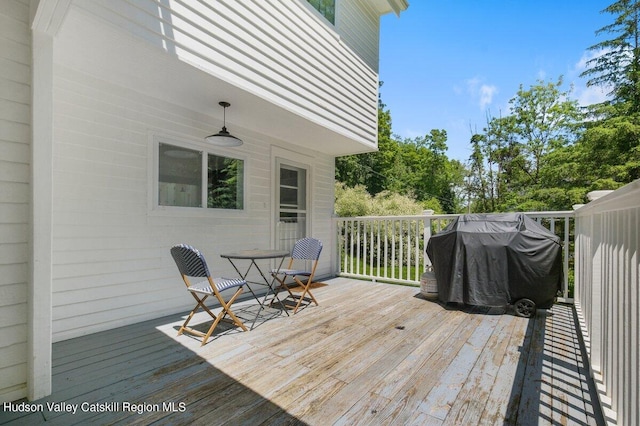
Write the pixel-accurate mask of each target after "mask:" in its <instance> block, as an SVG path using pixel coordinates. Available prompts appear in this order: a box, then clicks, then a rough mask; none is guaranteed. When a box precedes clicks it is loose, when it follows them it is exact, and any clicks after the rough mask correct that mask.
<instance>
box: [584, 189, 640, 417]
mask: <svg viewBox="0 0 640 426" xmlns="http://www.w3.org/2000/svg"><path fill="white" fill-rule="evenodd" d="M575 221H576V231H575V232H576V251H575V253H576V254H575V304H576V311H577V313H578V317H579V319H580V325H581V328H582V335H583V337H584V340H585V345H586V347H587V354H588V357H589V365H590V368H591V373H592V375H593V377H594V379H595V381H596V385H597V386H598V394H599V397H600V402H601V405H602V406H603V411H604V413H605V418H606V420H607V422H608V423H610V424H619V425H640V402H639V401H640V391H639V388H640V326H639V324H640V290H639V287H640V278H639V275H640V255H639V253H638V251H639V247H640V237H639V235H638V233H639V230H640V180H636V181H635V182H633V183H631V184H629V185H627V186H625V187H623V188H621V189H619V190H617V191H615V192H612V193H610V194H608V195H605V196H604V197H602V198H599V199H597V200H595V201H592V202H590V203H589V204H586V205H584V206H583V207H580V208H578V209H577V210H576V211H575Z"/></svg>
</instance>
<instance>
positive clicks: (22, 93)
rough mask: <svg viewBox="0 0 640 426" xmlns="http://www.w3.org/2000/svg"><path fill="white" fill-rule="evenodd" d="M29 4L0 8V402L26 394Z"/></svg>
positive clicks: (7, 0)
mask: <svg viewBox="0 0 640 426" xmlns="http://www.w3.org/2000/svg"><path fill="white" fill-rule="evenodd" d="M28 22H29V4H28V0H2V6H1V7H0V401H11V400H15V399H18V398H21V397H24V396H25V395H26V376H27V373H26V368H27V364H26V360H27V326H26V322H27V280H28V265H29V250H28V242H29V195H30V188H29V180H30V178H29V174H30V167H29V163H30V147H29V146H30V116H31V106H30V102H31V101H30V99H31V84H30V78H31V34H30V31H29V23H28Z"/></svg>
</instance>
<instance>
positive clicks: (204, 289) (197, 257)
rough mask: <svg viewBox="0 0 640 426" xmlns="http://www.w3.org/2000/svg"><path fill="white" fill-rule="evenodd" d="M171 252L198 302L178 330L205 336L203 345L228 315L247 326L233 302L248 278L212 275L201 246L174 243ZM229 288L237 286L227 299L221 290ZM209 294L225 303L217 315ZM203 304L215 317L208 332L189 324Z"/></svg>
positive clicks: (241, 324) (240, 324) (222, 303)
mask: <svg viewBox="0 0 640 426" xmlns="http://www.w3.org/2000/svg"><path fill="white" fill-rule="evenodd" d="M170 251H171V256H172V257H173V260H175V262H176V266H177V267H178V271H180V275H182V279H183V281H184V283H185V284H186V286H187V290H188V291H190V292H191V295H192V296H193V297H194V299H195V300H196V302H197V304H196V306H195V308H193V310H192V311H191V313H190V314H189V316H188V317H187V319H186V320H185V322H184V323H183V324H182V327H180V330H179V331H178V334H182V333H183V332H185V331H186V332H188V333H191V334H195V335H197V336H201V337H203V340H202V344H203V345H204V344H205V343H206V342H207V339H209V337H210V336H211V333H213V330H214V329H215V327H216V326H217V325H218V323H219V322H220V321H221V320H222V319H223V318H224V317H225V316H227V315H229V316H230V317H231V319H232V322H233V323H234V324H235V325H237V326H239V327H241V328H242V329H243V330H245V331H246V330H247V328H246V327H245V325H244V324H243V323H242V321H241V320H240V319H239V318H238V317H236V315H235V314H234V313H233V312H232V311H231V304H232V303H233V302H234V301H235V300H236V298H237V297H238V296H239V295H240V294H241V293H242V290H243V287H244V285H245V284H247V282H246V281H245V280H242V279H234V278H213V277H211V273H210V272H209V267H208V266H207V262H206V260H205V259H204V255H203V254H202V253H201V252H200V250H198V249H196V248H195V247H192V246H190V245H187V244H178V245H176V246H173V247H171V250H170ZM189 277H193V278H205V277H206V278H207V280H205V281H201V282H198V283H195V284H192V283H191V281H190V280H189ZM230 288H236V292H235V293H234V295H233V296H232V297H231V298H230V299H229V300H227V301H225V300H224V298H223V297H222V295H221V294H220V292H222V291H223V290H227V289H230ZM196 293H197V294H202V295H203V296H198V295H197V294H196ZM209 296H214V297H215V298H216V299H217V300H218V302H219V303H220V305H221V306H222V311H221V312H220V313H219V314H218V315H214V314H213V313H212V312H211V311H210V310H209V309H208V308H206V307H205V305H204V302H205V300H206V299H207V297H209ZM200 308H202V309H203V310H205V311H206V312H208V313H209V315H211V316H212V318H213V319H214V322H213V324H212V325H211V327H210V328H209V331H208V332H207V333H206V334H205V333H202V332H199V331H197V330H194V329H193V328H190V327H188V324H189V321H191V318H193V315H194V314H195V313H196V311H198V310H199V309H200Z"/></svg>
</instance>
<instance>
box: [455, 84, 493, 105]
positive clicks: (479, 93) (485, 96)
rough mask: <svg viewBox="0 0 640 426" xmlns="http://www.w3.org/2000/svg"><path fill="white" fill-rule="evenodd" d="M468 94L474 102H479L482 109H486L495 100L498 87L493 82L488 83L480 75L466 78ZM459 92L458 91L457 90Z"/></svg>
mask: <svg viewBox="0 0 640 426" xmlns="http://www.w3.org/2000/svg"><path fill="white" fill-rule="evenodd" d="M465 86H466V88H467V94H469V95H470V96H471V99H473V101H474V102H477V103H478V106H479V107H480V109H481V110H483V111H484V110H485V109H486V108H487V107H488V106H489V105H491V103H492V102H493V97H494V95H495V94H496V93H498V88H497V87H496V86H494V85H492V84H486V83H484V82H483V81H482V79H481V78H479V77H473V78H470V79H467V80H465ZM456 93H457V91H456Z"/></svg>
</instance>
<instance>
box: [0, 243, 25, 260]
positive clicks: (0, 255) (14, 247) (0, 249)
mask: <svg viewBox="0 0 640 426" xmlns="http://www.w3.org/2000/svg"><path fill="white" fill-rule="evenodd" d="M28 255H29V250H28V246H27V243H3V244H0V265H13V264H21V263H25V262H26V261H27V259H28Z"/></svg>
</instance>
